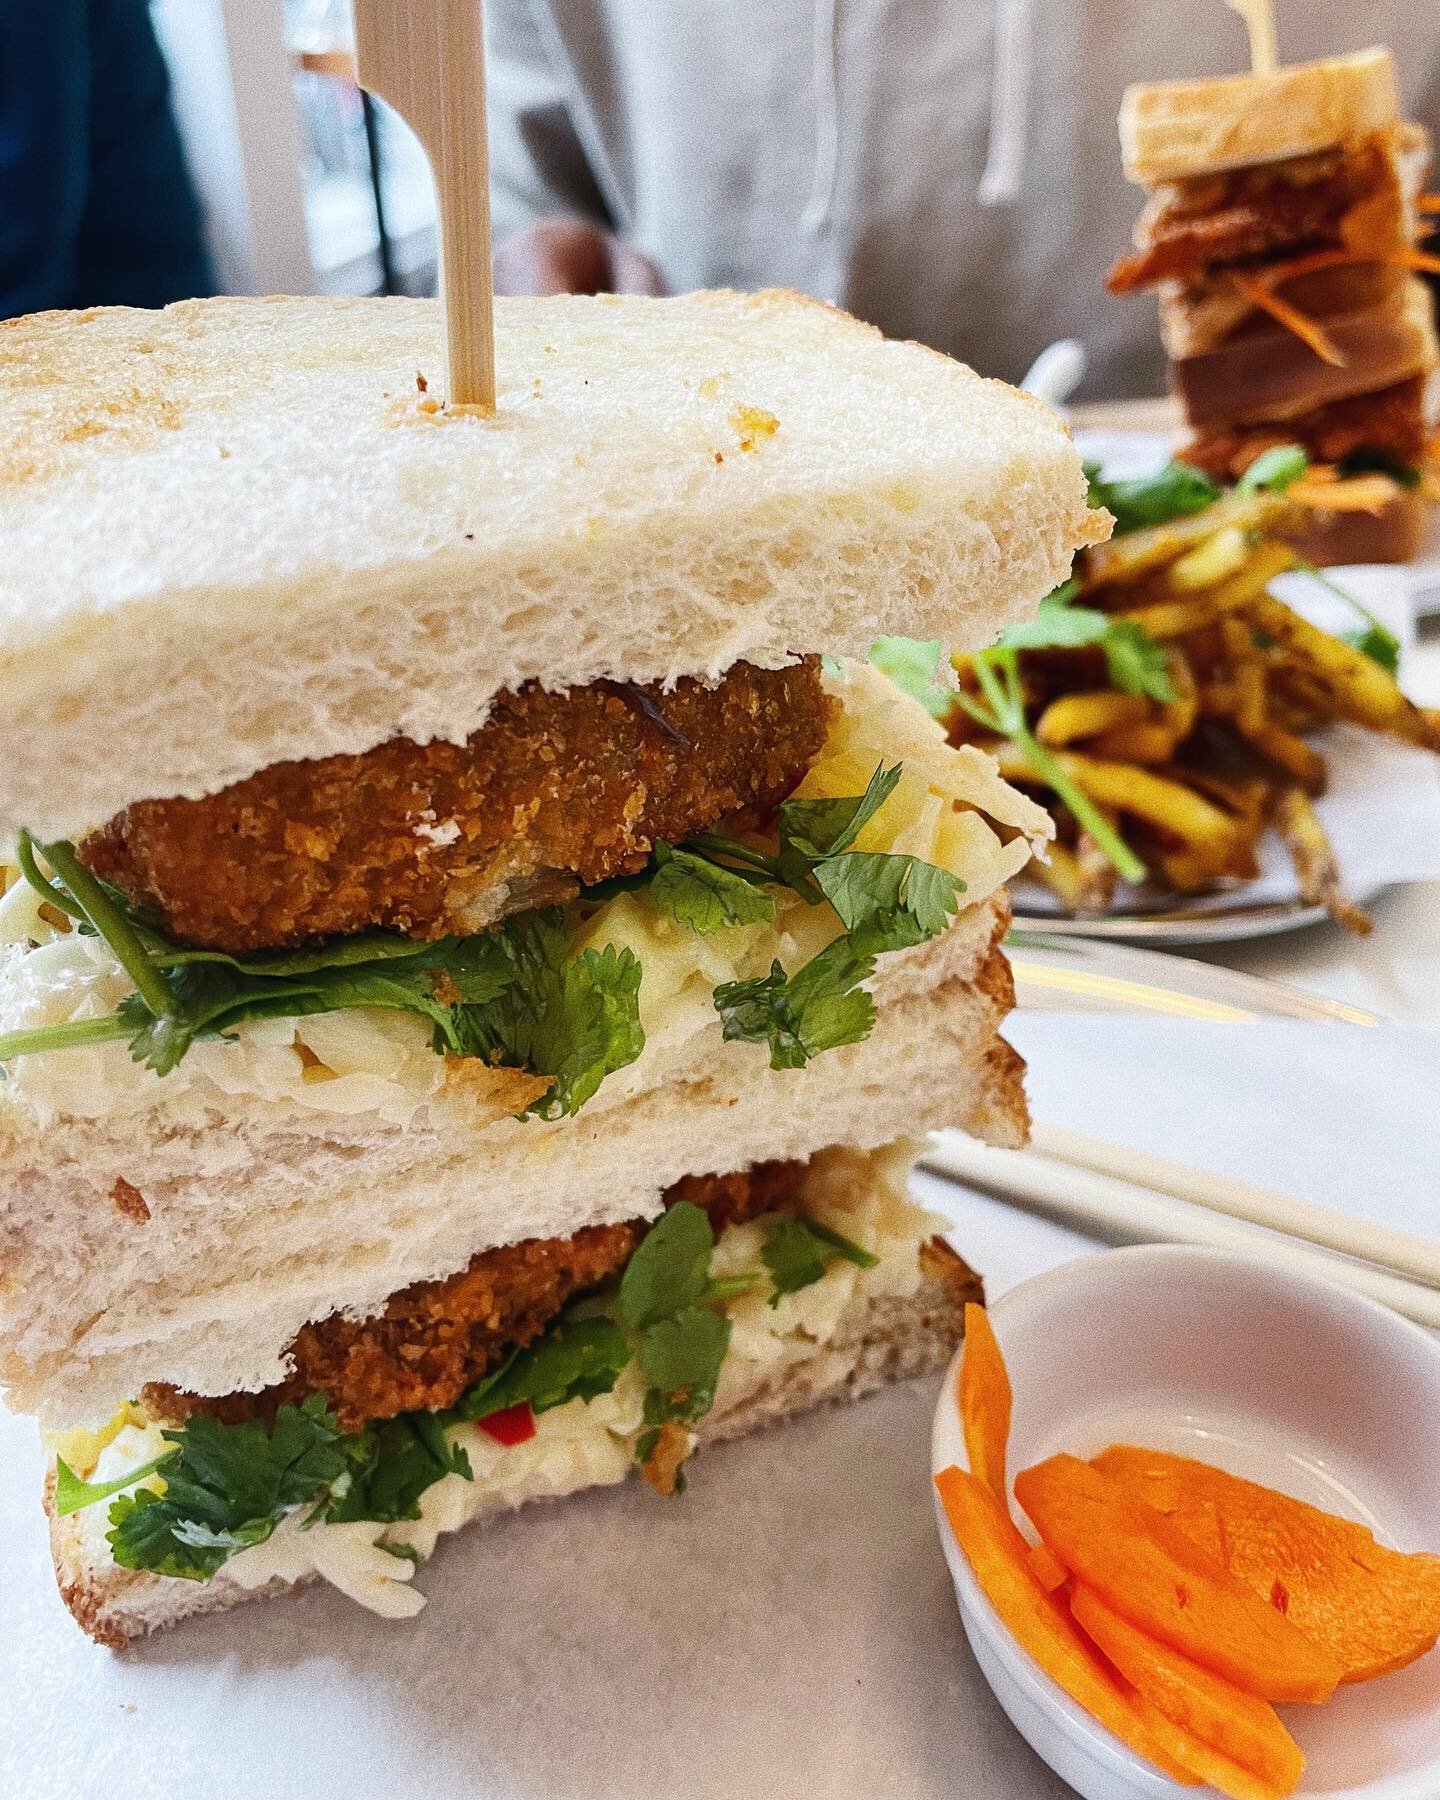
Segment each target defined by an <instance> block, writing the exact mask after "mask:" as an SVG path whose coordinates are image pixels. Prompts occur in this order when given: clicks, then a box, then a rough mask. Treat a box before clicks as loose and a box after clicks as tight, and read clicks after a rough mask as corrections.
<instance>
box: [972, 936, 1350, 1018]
mask: <svg viewBox="0 0 1440 1800" xmlns="http://www.w3.org/2000/svg"><path fill="white" fill-rule="evenodd" d="M1005 949H1006V953H1007V954H1008V956H1009V958H1010V966H1011V968H1012V969H1013V970H1014V973H1015V998H1016V1002H1017V1004H1018V1005H1019V1007H1020V1008H1021V1010H1022V1011H1024V1012H1092V1013H1130V1014H1134V1015H1135V1016H1136V1017H1145V1016H1151V1017H1154V1016H1157V1015H1160V1016H1170V1017H1173V1016H1175V1015H1176V1014H1177V1013H1180V1012H1183V1013H1185V1015H1186V1016H1188V1017H1190V1018H1197V1019H1204V1020H1207V1021H1209V1022H1211V1023H1215V1024H1223V1025H1234V1024H1239V1023H1241V1022H1242V1021H1244V1020H1246V1019H1309V1020H1313V1021H1315V1022H1317V1023H1335V1024H1346V1025H1375V1024H1378V1023H1379V1021H1378V1019H1377V1017H1376V1015H1375V1014H1374V1013H1371V1012H1366V1011H1365V1010H1364V1009H1363V1008H1362V1007H1358V1006H1347V1005H1345V1004H1344V1003H1343V1002H1341V1001H1339V1000H1325V999H1322V998H1321V996H1320V995H1318V994H1307V993H1303V992H1302V991H1301V990H1300V989H1299V988H1291V987H1283V986H1282V985H1281V984H1280V983H1279V982H1276V981H1262V980H1261V979H1260V977H1259V976H1258V975H1246V974H1243V973H1242V972H1241V971H1240V970H1238V969H1225V968H1221V967H1218V966H1217V965H1215V964H1213V963H1202V962H1195V961H1194V960H1192V959H1191V958H1189V957H1184V956H1167V955H1162V954H1161V953H1160V952H1159V951H1157V950H1145V949H1140V948H1136V947H1133V946H1131V945H1128V944H1111V943H1098V942H1094V941H1091V940H1089V939H1086V938H1078V937H1062V936H1060V935H1059V934H1058V933H1057V934H1053V935H1052V934H1049V933H1046V934H1044V935H1039V934H1036V933H1035V932H1033V931H1032V930H1031V929H1030V928H1029V927H1028V926H1022V925H1020V924H1018V923H1017V925H1016V927H1015V929H1014V930H1013V931H1012V932H1011V933H1010V935H1009V936H1008V937H1007V938H1006V940H1005Z"/></svg>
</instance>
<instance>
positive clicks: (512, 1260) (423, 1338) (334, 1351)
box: [142, 1162, 801, 1431]
mask: <svg viewBox="0 0 1440 1800" xmlns="http://www.w3.org/2000/svg"><path fill="white" fill-rule="evenodd" d="M800 1172H801V1165H800V1164H798V1163H794V1162H771V1163H760V1164H757V1165H756V1166H755V1167H754V1168H751V1169H744V1170H740V1171H738V1172H736V1173H733V1174H728V1175H687V1176H686V1177H685V1178H684V1179H683V1180H682V1181H678V1182H676V1184H675V1185H674V1186H673V1187H672V1188H670V1189H669V1190H668V1191H667V1192H666V1195H665V1204H666V1205H667V1206H671V1205H673V1204H674V1203H675V1202H676V1201H677V1200H688V1201H690V1202H691V1204H692V1205H695V1206H700V1207H703V1208H704V1209H705V1211H706V1212H707V1213H709V1215H710V1222H711V1224H712V1225H713V1226H714V1228H715V1230H716V1232H717V1233H718V1232H720V1231H723V1230H724V1228H725V1227H726V1226H727V1225H739V1224H743V1223H744V1222H745V1221H746V1220H747V1219H753V1218H755V1217H756V1216H757V1215H758V1214H760V1213H765V1212H777V1211H785V1210H789V1209H791V1208H792V1207H793V1205H794V1199H793V1196H794V1195H795V1193H796V1192H797V1191H798V1187H799V1176H800ZM647 1229H648V1227H647V1226H646V1225H644V1224H641V1223H631V1224H622V1225H594V1226H590V1227H587V1228H586V1229H585V1230H583V1231H579V1232H577V1233H576V1234H575V1236H574V1237H569V1238H527V1239H526V1240H525V1241H524V1242H523V1243H519V1244H505V1245H502V1246H500V1247H499V1248H498V1249H494V1250H486V1251H483V1252H482V1253H481V1254H480V1255H479V1256H476V1257H473V1258H472V1259H471V1261H470V1262H469V1263H468V1264H467V1265H466V1266H465V1268H463V1269H460V1270H458V1271H457V1272H456V1273H455V1274H454V1275H451V1276H448V1277H447V1278H446V1279H444V1280H442V1281H420V1282H416V1283H415V1284H414V1285H413V1286H412V1287H408V1288H406V1289H404V1291H403V1292H401V1293H398V1294H396V1295H395V1296H394V1297H393V1298H392V1299H391V1300H390V1302H389V1303H388V1304H387V1305H386V1307H385V1309H384V1310H383V1311H382V1312H380V1313H378V1314H376V1316H375V1317H374V1318H370V1319H362V1320H359V1321H356V1320H353V1319H347V1318H345V1317H344V1316H343V1315H342V1314H338V1313H337V1314H335V1315H333V1316H332V1317H331V1318H328V1319H321V1320H319V1321H318V1322H317V1323H315V1324H313V1325H306V1326H305V1327H303V1329H302V1330H301V1331H300V1332H299V1333H298V1335H297V1336H296V1338H295V1341H294V1342H293V1343H292V1344H291V1346H290V1348H289V1350H288V1351H287V1353H286V1354H287V1357H288V1359H289V1360H290V1362H291V1363H292V1365H293V1372H292V1374H291V1375H290V1378H289V1379H288V1380H287V1381H285V1382H282V1383H280V1384H279V1385H277V1386H275V1387H270V1388H265V1389H263V1390H262V1391H261V1392H259V1393H253V1394H243V1393H241V1394H227V1395H225V1396H223V1397H222V1398H219V1399H214V1398H210V1397H207V1396H201V1395H196V1394H184V1393H180V1392H179V1391H178V1390H176V1389H175V1388H173V1387H167V1386H165V1385H163V1384H161V1383H158V1382H152V1383H151V1384H149V1385H148V1386H147V1387H146V1388H145V1389H144V1390H143V1393H142V1399H143V1400H144V1402H145V1404H146V1406H147V1407H149V1409H150V1411H151V1412H152V1413H154V1414H155V1415H156V1416H157V1417H159V1418H164V1419H170V1420H173V1421H177V1422H178V1421H180V1420H182V1419H184V1418H186V1417H188V1416H189V1415H190V1414H191V1413H192V1412H207V1413H211V1414H213V1415H214V1416H215V1417H217V1418H220V1419H223V1420H224V1421H225V1422H226V1423H227V1424H235V1423H237V1422H238V1421H240V1420H241V1419H252V1418H262V1419H267V1420H268V1419H273V1418H274V1415H275V1411H276V1409H277V1407H280V1406H298V1405H299V1404H300V1402H301V1401H302V1400H303V1399H305V1397H306V1396H307V1395H309V1394H315V1393H321V1394H324V1395H325V1396H326V1397H327V1399H328V1400H329V1402H330V1405H331V1407H332V1409H333V1410H334V1411H335V1412H336V1413H338V1414H339V1416H340V1424H341V1427H342V1429H344V1430H345V1431H359V1430H360V1429H362V1428H363V1427H364V1426H365V1425H368V1424H372V1423H375V1422H377V1421H379V1420H382V1419H392V1418H394V1417H395V1415H396V1414H397V1413H402V1412H439V1411H443V1410H444V1409H445V1408H446V1407H449V1406H453V1405H454V1404H455V1402H456V1401H457V1400H458V1399H459V1398H460V1396H461V1395H462V1394H463V1393H465V1391H466V1390H467V1389H468V1388H471V1387H473V1386H474V1384H475V1383H476V1382H477V1381H479V1380H480V1378H481V1377H482V1376H483V1375H485V1374H487V1373H488V1372H489V1370H490V1369H492V1368H493V1367H494V1366H495V1365H496V1364H498V1363H500V1362H501V1361H503V1360H504V1358H505V1357H506V1356H508V1355H509V1354H510V1352H511V1351H512V1350H517V1349H523V1348H524V1347H525V1346H526V1345H527V1344H531V1343H533V1342H534V1341H535V1339H536V1338H538V1337H539V1336H540V1335H541V1333H542V1332H543V1331H544V1330H545V1329H546V1327H547V1326H549V1325H550V1324H552V1323H553V1321H554V1320H555V1318H556V1316H557V1314H558V1313H559V1312H560V1311H561V1310H562V1308H563V1307H564V1306H565V1305H566V1304H567V1303H568V1302H569V1301H570V1300H571V1299H572V1298H573V1297H574V1296H575V1295H576V1294H581V1293H584V1292H585V1291H586V1290H587V1289H589V1288H594V1287H598V1286H599V1285H600V1284H601V1283H602V1282H604V1281H606V1280H608V1279H609V1278H610V1277H611V1276H613V1275H617V1274H618V1273H619V1272H620V1270H621V1269H623V1268H624V1266H625V1264H626V1263H627V1262H628V1261H629V1260H630V1255H631V1253H632V1251H633V1250H634V1249H635V1246H636V1245H637V1244H638V1243H639V1242H640V1239H641V1238H642V1237H643V1236H644V1235H645V1232H646V1230H647Z"/></svg>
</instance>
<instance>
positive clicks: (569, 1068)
mask: <svg viewBox="0 0 1440 1800" xmlns="http://www.w3.org/2000/svg"><path fill="white" fill-rule="evenodd" d="M41 854H42V855H43V856H44V857H45V860H46V861H47V862H48V863H49V864H50V867H51V868H52V869H53V870H54V871H55V873H56V875H57V876H58V877H59V878H60V879H61V880H62V881H63V882H64V884H65V885H64V888H63V889H62V888H59V887H56V886H55V885H54V884H53V883H51V882H50V881H48V880H47V879H46V878H45V876H44V875H43V874H42V873H41V871H40V869H39V867H38V865H37V863H36V859H35V846H34V845H33V844H32V843H31V841H30V839H29V837H28V835H27V834H24V833H22V834H21V838H20V863H21V869H22V871H23V873H24V874H25V876H26V878H27V880H29V881H31V883H32V884H33V885H34V886H35V887H36V888H37V889H38V890H39V891H40V892H42V893H43V894H44V895H45V896H46V898H47V899H50V900H52V901H53V902H54V903H55V904H56V905H64V906H65V908H66V910H67V911H69V912H70V913H71V915H72V916H77V917H78V918H79V919H80V920H81V929H82V930H84V931H87V932H92V933H94V934H96V935H98V936H100V937H102V938H103V939H104V940H105V942H106V943H107V944H108V945H109V946H110V948H111V950H112V951H113V952H114V953H115V956H116V958H117V960H118V961H119V962H120V964H121V966H122V967H123V968H124V969H125V971H126V973H127V974H128V975H129V976H130V978H131V980H132V981H134V983H135V989H136V991H135V992H134V993H133V994H130V995H127V996H126V998H125V999H124V1000H122V1001H121V1003H120V1005H119V1006H118V1007H117V1008H116V1010H115V1012H114V1013H112V1014H110V1015H108V1016H107V1017H105V1018H101V1019H85V1020H76V1021H71V1022H70V1023H68V1024H64V1025H53V1026H41V1027H38V1028H36V1029H33V1030H29V1031H13V1032H7V1033H4V1034H0V1062H3V1061H6V1060H8V1059H9V1058H10V1057H14V1056H23V1055H32V1054H35V1053H36V1052H39V1051H44V1050H61V1049H67V1048H69V1047H71V1046H72V1045H77V1044H93V1043H103V1042H105V1041H106V1040H108V1039H111V1038H124V1039H126V1040H127V1041H128V1043H129V1046H130V1054H131V1055H132V1056H133V1057H134V1059H135V1060H136V1061H137V1062H139V1063H143V1064H144V1065H145V1066H146V1067H147V1068H150V1069H153V1070H154V1071H155V1073H156V1074H157V1075H166V1074H168V1073H169V1072H170V1071H171V1070H172V1069H174V1068H175V1067H176V1065H177V1064H178V1063H179V1062H180V1060H181V1058H182V1057H183V1056H184V1055H185V1053H186V1051H187V1050H188V1049H189V1048H190V1046H191V1045H192V1044H193V1043H194V1042H195V1040H196V1039H197V1038H201V1037H220V1036H223V1035H224V1034H225V1033H226V1032H228V1031H232V1030H233V1029H234V1028H235V1027H236V1026H237V1025H240V1024H242V1023H244V1022H245V1021H246V1020H248V1019H262V1018H287V1019H288V1018H303V1017H305V1016H306V1015H307V1014H311V1013H322V1012H340V1011H345V1010H347V1009H349V1008H352V1007H360V1006H375V1007H382V1008H388V1009H391V1010H398V1011H402V1012H411V1013H417V1014H419V1015H420V1016H421V1017H422V1018H424V1019H426V1020H428V1021H429V1024H430V1027H431V1032H432V1038H433V1042H434V1047H435V1049H436V1051H437V1053H439V1054H441V1055H452V1056H477V1055H478V1056H484V1057H487V1058H489V1059H490V1060H492V1061H500V1062H504V1063H506V1064H507V1065H508V1066H510V1067H515V1068H523V1069H529V1070H531V1071H532V1072H533V1073H534V1074H537V1075H548V1076H550V1077H551V1085H550V1087H549V1089H548V1090H547V1091H546V1092H545V1093H544V1094H543V1095H541V1096H540V1097H539V1098H538V1099H536V1100H534V1101H532V1102H531V1104H530V1106H529V1108H528V1109H527V1110H528V1111H529V1112H532V1113H536V1114H538V1115H540V1116H541V1117H544V1118H559V1117H562V1116H565V1115H567V1114H570V1113H574V1112H577V1111H578V1110H579V1108H580V1107H581V1106H583V1105H584V1104H585V1102H586V1101H587V1100H588V1099H590V1098H591V1097H592V1096H593V1095H594V1093H595V1090H596V1089H597V1088H598V1087H599V1085H600V1083H601V1081H603V1080H604V1078H605V1076H606V1075H608V1074H610V1073H612V1072H613V1071H614V1070H615V1069H618V1068H623V1067H624V1066H625V1064H626V1063H629V1062H633V1061H634V1060H635V1058H636V1057H637V1056H638V1055H639V1054H640V1051H641V1050H642V1049H643V1048H644V1043H645V1035H644V1032H643V1030H642V1029H641V1026H640V1015H639V1000H638V995H639V988H640V974H641V971H640V965H639V963H638V962H637V961H636V960H635V958H634V956H633V955H632V954H631V952H630V951H628V950H624V951H616V950H614V949H610V948H606V949H605V950H603V951H602V950H593V949H587V950H584V951H582V952H581V953H580V954H579V955H578V956H577V955H575V954H574V945H573V941H572V939H571V935H570V932H569V930H568V929H567V927H566V925H565V923H564V915H563V914H562V913H561V912H560V911H559V910H558V909H549V910H546V911H542V912H533V913H522V914H519V915H517V916H516V917H515V918H513V919H509V920H507V921H506V922H505V923H504V924H503V925H501V926H499V927H498V928H497V929H495V930H494V931H490V932H484V933H479V934H477V935H475V936H473V937H464V938H458V937H449V938H441V939H438V940H436V941H435V942H433V943H425V942H422V941H417V940H414V939H410V938H403V937H399V936H396V935H393V934H390V933H386V932H366V933H362V934H360V935H358V936H356V937H354V938H340V939H337V940H336V941H335V942H334V943H333V944H329V945H325V946H321V947H319V948H312V949H307V950H298V951H274V952H261V953H258V954H255V955H251V956H234V955H230V954H228V953H226V952H223V951H209V950H186V949H182V948H179V947H177V946H175V945H172V944H169V943H168V942H166V940H165V939H164V938H162V937H161V936H160V935H159V934H158V933H157V932H155V931H154V930H153V929H152V928H151V927H150V926H149V925H147V924H146V923H145V922H144V921H143V920H142V919H139V918H137V917H136V916H135V915H134V914H133V913H131V912H130V910H129V909H128V908H127V907H126V906H125V904H124V902H123V900H122V899H121V898H120V896H118V895H117V894H116V893H115V891H114V890H113V889H111V888H108V887H107V886H106V884H104V883H103V882H100V881H97V880H96V878H95V877H94V876H93V875H91V874H90V873H89V871H88V870H87V869H86V868H85V867H84V865H83V864H82V863H81V862H80V860H79V858H78V857H77V856H76V855H75V852H74V848H73V846H72V845H70V844H50V845H46V846H45V847H44V848H43V849H42V851H41Z"/></svg>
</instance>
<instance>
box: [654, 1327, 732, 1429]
mask: <svg viewBox="0 0 1440 1800" xmlns="http://www.w3.org/2000/svg"><path fill="white" fill-rule="evenodd" d="M729 1347H730V1321H729V1320H728V1319H727V1318H726V1317H725V1316H724V1314H723V1313H717V1312H711V1311H710V1309H709V1308H708V1307H704V1306H685V1307H681V1308H680V1310H679V1311H678V1312H675V1313H673V1314H671V1316H670V1317H668V1318H664V1319H657V1320H656V1321H655V1323H654V1324H653V1325H650V1326H649V1327H647V1329H646V1331H645V1333H644V1335H643V1337H642V1338H641V1339H640V1350H639V1363H640V1372H641V1374H642V1375H643V1376H644V1377H645V1379H646V1380H647V1381H648V1382H649V1384H650V1394H649V1395H647V1400H646V1407H645V1419H646V1423H647V1424H650V1425H659V1424H662V1423H663V1422H664V1421H665V1420H667V1419H674V1420H677V1421H678V1422H680V1423H682V1424H692V1423H693V1422H694V1421H695V1420H696V1419H699V1418H703V1417H704V1415H705V1414H706V1413H707V1412H709V1410H710V1408H711V1407H712V1406H713V1405H714V1403H715V1387H716V1383H717V1382H718V1381H719V1379H720V1369H721V1365H722V1364H723V1363H724V1361H725V1353H726V1351H727V1350H728V1349H729Z"/></svg>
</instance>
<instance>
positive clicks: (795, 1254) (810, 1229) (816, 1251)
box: [760, 1213, 879, 1306]
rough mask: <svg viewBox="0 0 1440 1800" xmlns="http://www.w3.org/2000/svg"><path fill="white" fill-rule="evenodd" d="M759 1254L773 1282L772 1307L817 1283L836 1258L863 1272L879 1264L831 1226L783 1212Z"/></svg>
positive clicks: (873, 1257)
mask: <svg viewBox="0 0 1440 1800" xmlns="http://www.w3.org/2000/svg"><path fill="white" fill-rule="evenodd" d="M760 1255H761V1259H762V1261H763V1262H764V1264H765V1267H766V1268H767V1269H768V1270H769V1271H770V1279H771V1281H772V1282H773V1283H774V1290H775V1291H774V1292H773V1293H772V1294H771V1296H770V1304H771V1305H772V1306H778V1305H779V1304H780V1302H781V1301H782V1300H783V1299H784V1297H785V1296H786V1294H794V1293H798V1292H799V1290H800V1289H801V1288H806V1287H809V1286H810V1285H811V1284H812V1283H813V1282H816V1281H818V1280H819V1279H820V1277H821V1276H822V1275H823V1274H824V1273H825V1271H826V1269H827V1268H828V1267H829V1266H830V1264H831V1263H832V1262H834V1261H835V1259H836V1258H837V1257H844V1258H845V1260H846V1261H847V1262H853V1263H854V1264H855V1265H856V1266H857V1267H858V1268H861V1269H873V1268H874V1267H875V1264H876V1263H877V1262H878V1261H879V1258H878V1257H875V1256H872V1255H871V1254H870V1252H869V1251H868V1250H862V1249H861V1248H860V1246H859V1244H857V1243H854V1242H853V1241H852V1240H851V1239H850V1238H847V1237H844V1236H842V1235H841V1233H840V1232H838V1231H832V1230H831V1229H830V1227H829V1226H828V1225H822V1224H821V1223H820V1222H819V1221H818V1220H817V1219H802V1218H799V1217H797V1216H796V1215H795V1214H794V1213H783V1214H781V1216H780V1217H779V1218H778V1219H776V1221H775V1223H774V1224H773V1225H772V1226H771V1227H770V1230H769V1233H768V1235H767V1236H766V1239H765V1247H764V1249H763V1250H762V1251H761V1252H760Z"/></svg>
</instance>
